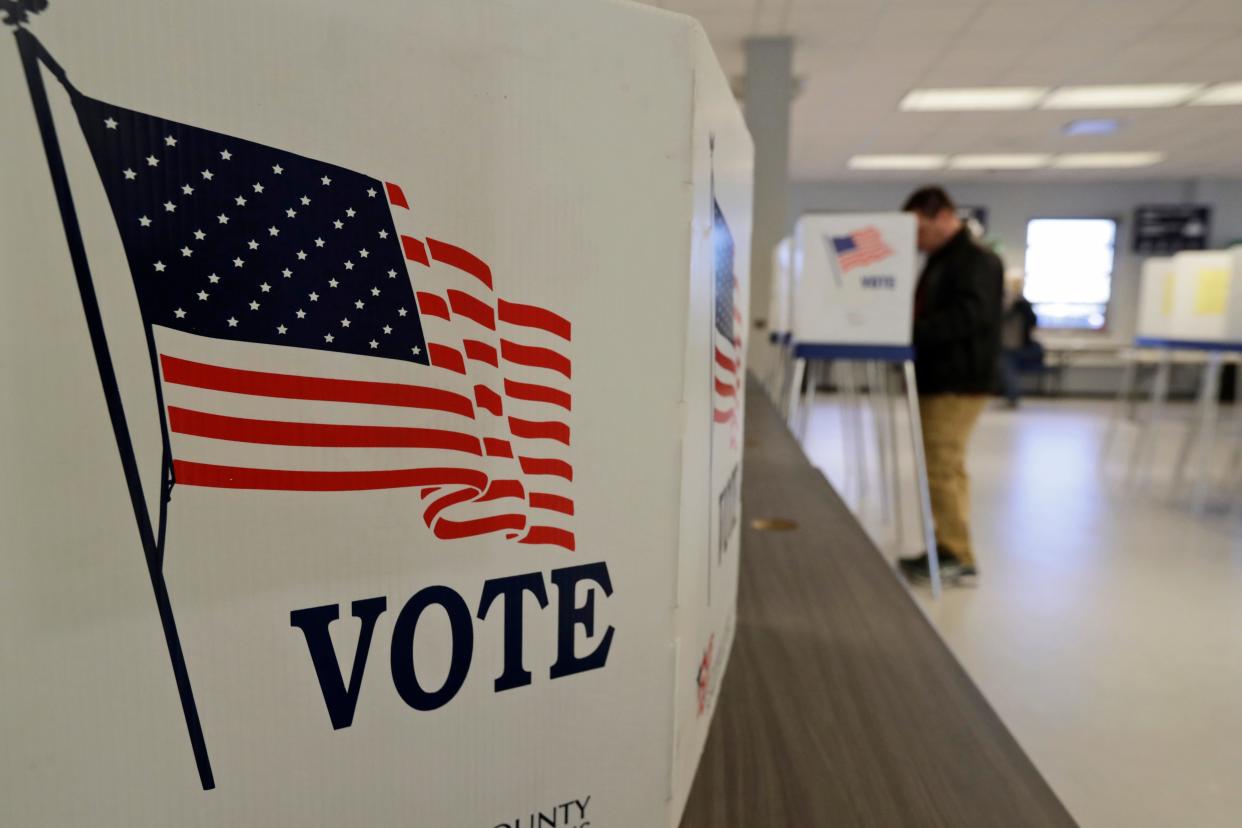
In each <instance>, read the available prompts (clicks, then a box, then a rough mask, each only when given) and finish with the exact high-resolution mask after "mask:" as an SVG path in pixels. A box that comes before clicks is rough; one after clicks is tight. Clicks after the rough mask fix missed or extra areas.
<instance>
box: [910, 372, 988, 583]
mask: <svg viewBox="0 0 1242 828" xmlns="http://www.w3.org/2000/svg"><path fill="white" fill-rule="evenodd" d="M987 402H988V398H987V397H986V396H983V395H981V394H929V395H927V396H925V397H922V398H921V399H920V400H919V419H920V420H921V421H922V424H923V447H924V449H925V451H926V452H927V482H928V485H929V487H930V489H931V506H932V517H933V518H935V521H936V543H937V544H938V545H939V546H941V547H943V548H945V549H947V550H948V551H950V552H952V553H953V554H954V555H956V556H957V558H958V560H960V561H961V562H962V563H963V564H970V565H972V566H973V565H974V563H975V555H974V550H973V549H972V548H971V545H970V479H969V478H968V477H967V476H966V443H967V441H969V439H970V433H971V431H972V430H973V429H974V427H975V422H976V421H977V420H978V419H979V415H980V414H982V413H983V409H984V407H985V406H986V405H987Z"/></svg>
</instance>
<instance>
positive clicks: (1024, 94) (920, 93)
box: [899, 86, 1048, 112]
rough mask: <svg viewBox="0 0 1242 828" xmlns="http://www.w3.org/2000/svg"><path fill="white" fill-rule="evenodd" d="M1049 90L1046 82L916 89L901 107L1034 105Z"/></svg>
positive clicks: (948, 108)
mask: <svg viewBox="0 0 1242 828" xmlns="http://www.w3.org/2000/svg"><path fill="white" fill-rule="evenodd" d="M1047 93H1048V89H1047V87H1043V86H995V87H978V88H960V89H914V90H912V91H910V92H908V93H907V94H906V96H905V97H904V98H902V99H901V104H900V105H899V108H900V109H902V110H904V111H906V112H967V111H971V110H999V109H1034V108H1035V105H1036V104H1037V103H1039V101H1040V99H1041V98H1043V97H1044V95H1046V94H1047Z"/></svg>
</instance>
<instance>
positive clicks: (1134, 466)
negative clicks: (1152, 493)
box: [1126, 351, 1171, 485]
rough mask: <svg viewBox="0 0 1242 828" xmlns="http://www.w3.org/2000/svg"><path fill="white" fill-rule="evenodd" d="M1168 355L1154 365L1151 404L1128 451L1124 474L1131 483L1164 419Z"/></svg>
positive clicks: (1162, 356)
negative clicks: (1135, 439)
mask: <svg viewBox="0 0 1242 828" xmlns="http://www.w3.org/2000/svg"><path fill="white" fill-rule="evenodd" d="M1170 369H1171V365H1170V355H1169V352H1168V351H1162V352H1161V354H1160V364H1159V365H1158V366H1157V367H1156V378H1155V380H1154V381H1153V382H1152V385H1151V404H1150V406H1149V407H1148V410H1147V418H1146V419H1145V420H1144V421H1143V425H1142V426H1141V427H1140V428H1139V434H1138V440H1137V441H1136V442H1135V444H1134V449H1133V450H1132V451H1131V452H1130V468H1129V471H1128V472H1127V474H1126V479H1127V481H1128V482H1129V483H1130V484H1131V485H1133V484H1134V483H1135V482H1136V481H1137V480H1138V476H1139V474H1140V473H1141V472H1142V467H1143V464H1144V462H1145V460H1146V459H1147V453H1148V449H1149V448H1150V446H1151V442H1152V439H1153V438H1154V437H1155V432H1156V429H1157V428H1158V427H1159V425H1160V422H1161V420H1163V419H1164V404H1165V402H1166V401H1167V400H1168V398H1169V371H1170Z"/></svg>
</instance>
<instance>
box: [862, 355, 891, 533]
mask: <svg viewBox="0 0 1242 828" xmlns="http://www.w3.org/2000/svg"><path fill="white" fill-rule="evenodd" d="M884 370H885V366H884V365H883V364H882V363H877V362H868V363H867V408H868V409H870V412H871V431H872V433H873V434H874V435H875V454H876V456H875V462H876V466H875V468H876V478H877V481H876V482H877V486H878V487H879V489H880V519H881V520H882V521H884V523H885V524H886V525H887V524H888V523H889V522H890V521H892V519H893V503H892V498H891V497H890V496H889V494H890V492H891V491H892V488H891V483H890V481H889V479H888V455H889V451H890V447H889V444H888V429H887V428H885V427H884V422H883V419H884V415H885V413H886V412H887V410H888V409H887V408H886V407H885V406H884V405H883V402H884V397H883V394H884V386H883V384H882V383H881V379H882V378H883V376H884V373H883V372H884ZM877 392H878V393H879V394H880V404H879V405H877V404H876V394H877Z"/></svg>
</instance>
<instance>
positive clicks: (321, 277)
mask: <svg viewBox="0 0 1242 828" xmlns="http://www.w3.org/2000/svg"><path fill="white" fill-rule="evenodd" d="M7 42H8V45H6V46H4V47H3V48H2V49H0V64H2V65H0V101H2V102H3V104H4V111H5V117H4V118H2V119H0V137H2V139H3V141H2V142H3V145H4V147H5V152H4V156H3V158H2V159H0V178H2V179H3V180H4V181H5V186H6V187H7V188H8V190H7V191H6V194H5V196H6V204H7V205H15V204H20V205H22V207H21V209H20V210H15V209H9V208H8V207H6V212H5V214H4V217H3V221H0V293H2V294H3V302H0V306H2V307H3V308H5V309H6V311H8V312H7V313H6V315H5V319H6V322H5V324H4V325H2V326H0V352H2V353H4V354H5V355H6V358H5V359H4V360H3V361H0V377H2V380H3V386H4V388H5V389H6V394H8V395H10V396H9V399H10V400H11V401H12V404H6V405H5V406H3V407H2V409H0V434H3V439H2V440H0V444H3V446H4V449H3V454H4V462H3V464H0V466H2V468H0V562H2V564H3V569H4V571H5V582H6V585H7V586H9V587H11V591H9V592H7V593H6V594H7V595H8V596H9V597H7V598H6V600H4V601H2V602H0V696H2V697H3V699H4V703H3V705H0V733H4V734H5V738H6V740H7V741H8V742H9V743H10V744H11V745H26V746H37V749H31V750H16V749H6V750H4V751H0V802H2V803H3V805H2V806H0V812H3V814H4V817H3V819H2V820H0V821H3V822H5V824H6V825H8V824H12V825H21V826H28V827H29V828H36V826H66V825H87V824H89V825H96V826H101V828H120V826H124V827H125V828H139V826H168V825H180V826H192V825H193V826H219V825H271V826H278V825H322V824H338V825H368V826H393V825H418V826H429V827H430V826H437V827H440V826H481V827H482V826H486V828H493V826H496V827H497V828H516V826H528V825H531V824H536V823H538V824H555V825H557V826H565V828H570V827H571V826H572V828H578V826H585V825H588V824H589V825H595V826H604V825H613V826H644V828H646V827H648V826H672V825H675V824H676V823H677V822H678V820H679V817H680V813H681V810H682V808H683V806H684V803H685V800H686V796H687V793H688V791H689V788H690V784H691V781H692V779H693V777H694V772H695V768H696V765H697V762H698V758H699V756H700V753H701V750H702V747H703V744H704V740H705V738H706V734H707V727H708V723H709V722H710V720H711V717H712V714H713V711H714V709H715V705H716V699H717V691H718V688H719V686H720V680H721V675H722V673H723V671H724V669H725V666H726V664H727V662H728V657H729V652H730V645H731V642H732V636H733V629H734V607H735V596H736V583H737V566H738V556H739V520H740V506H739V491H740V475H741V468H740V462H741V443H742V439H741V433H742V415H743V412H742V404H741V400H742V399H743V386H744V383H743V378H744V377H743V370H744V369H743V367H742V366H744V364H745V348H746V347H747V344H748V343H747V342H746V341H745V337H746V327H747V318H748V313H747V305H746V302H747V297H748V295H749V280H748V266H749V262H750V222H751V214H750V210H751V180H752V172H751V158H752V146H751V142H750V138H749V135H748V133H747V131H746V128H745V126H744V124H743V120H742V116H741V113H740V112H739V110H738V107H737V104H736V102H735V100H734V98H733V95H732V93H731V91H730V88H729V83H728V80H727V78H726V77H725V75H724V73H723V72H722V71H721V69H720V67H719V65H718V63H717V61H716V59H715V57H714V55H713V54H712V51H711V49H710V47H709V45H708V42H707V39H706V37H705V36H704V34H703V32H702V30H701V29H700V28H699V26H698V25H697V24H696V23H694V22H693V21H691V20H690V19H689V18H685V17H681V16H678V15H673V14H669V13H666V12H663V11H660V10H654V9H650V8H645V7H640V6H637V5H630V4H624V3H615V2H605V0H583V1H582V2H572V3H567V2H553V0H526V2H522V3H517V4H514V3H497V2H483V0H425V2H419V3H415V4H409V3H396V2H380V3H372V4H367V5H365V6H357V5H351V4H341V3H337V2H328V1H327V0H306V2H301V3H298V4H296V9H294V8H291V7H290V6H289V4H287V3H278V2H268V0H261V1H259V2H256V1H255V0H245V2H243V0H220V2H214V3H209V4H207V3H197V4H187V3H179V4H161V3H157V2H154V0H122V2H116V3H106V4H103V3H100V4H72V3H59V4H57V3H53V4H52V7H51V8H50V9H49V10H48V11H47V12H46V13H44V14H42V15H40V16H38V17H37V18H34V19H32V20H31V21H30V22H29V25H28V28H25V29H22V30H21V31H19V32H18V33H17V38H16V42H14V39H13V38H9V39H8V41H7ZM8 357H14V358H12V359H9V358H8ZM548 820H553V822H551V823H549V822H548Z"/></svg>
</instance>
